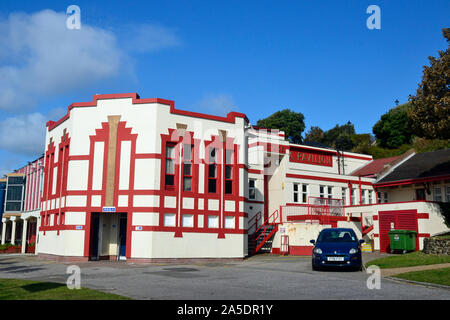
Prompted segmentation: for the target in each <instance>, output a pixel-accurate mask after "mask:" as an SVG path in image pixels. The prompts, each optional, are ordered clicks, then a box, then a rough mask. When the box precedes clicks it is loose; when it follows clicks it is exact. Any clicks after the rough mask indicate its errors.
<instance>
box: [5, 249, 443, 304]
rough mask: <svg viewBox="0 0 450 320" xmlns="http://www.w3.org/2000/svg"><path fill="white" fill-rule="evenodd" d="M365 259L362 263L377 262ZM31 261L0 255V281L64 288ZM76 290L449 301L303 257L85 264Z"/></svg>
mask: <svg viewBox="0 0 450 320" xmlns="http://www.w3.org/2000/svg"><path fill="white" fill-rule="evenodd" d="M378 256H379V255H377V254H365V255H364V258H363V259H364V260H365V261H368V260H370V259H373V258H377V257H378ZM69 265H71V264H63V263H57V262H52V261H46V260H40V259H38V258H37V257H36V256H34V255H5V254H3V255H0V278H18V279H30V280H39V281H53V282H59V283H66V281H67V278H68V277H69V274H66V271H67V267H68V266H69ZM77 265H78V266H79V267H80V269H81V286H82V287H87V288H91V289H97V290H101V291H105V292H111V293H115V294H120V295H124V296H128V297H131V298H134V299H164V300H174V299H176V300H186V299H189V300H196V299H207V300H250V299H251V300H254V299H256V300H259V299H261V300H266V299H267V300H269V299H273V300H280V299H282V300H297V299H300V300H303V299H320V300H323V299H352V300H354V299H356V300H358V299H367V300H397V299H420V300H423V299H446V300H448V299H450V290H446V289H441V288H428V287H425V286H420V285H411V284H406V283H399V282H396V281H392V280H389V279H385V278H381V281H380V289H368V286H367V280H368V277H369V276H371V274H368V273H367V272H366V271H362V272H358V271H356V272H345V271H312V270H311V260H310V258H309V257H294V256H288V257H283V256H277V255H257V256H254V257H251V258H249V259H246V260H243V261H239V262H236V261H233V262H219V261H218V262H210V263H197V264H192V263H191V264H179V263H178V264H157V265H155V264H153V265H148V264H147V265H144V264H126V263H124V262H111V261H99V262H94V261H92V262H85V263H78V264H77Z"/></svg>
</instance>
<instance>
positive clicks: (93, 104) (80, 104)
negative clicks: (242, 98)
mask: <svg viewBox="0 0 450 320" xmlns="http://www.w3.org/2000/svg"><path fill="white" fill-rule="evenodd" d="M124 98H131V99H132V104H142V103H160V104H166V105H168V106H170V113H172V114H178V115H184V116H189V117H195V118H203V119H207V120H214V121H221V122H229V123H235V122H236V118H243V119H244V120H245V121H246V122H249V120H248V118H247V116H246V115H245V114H243V113H239V112H229V113H228V114H227V116H226V117H220V116H213V115H208V114H203V113H198V112H191V111H185V110H178V109H175V102H174V101H172V100H166V99H160V98H151V99H141V98H140V97H139V95H138V94H137V93H119V94H98V95H94V96H93V100H92V101H91V102H75V103H72V104H71V105H70V106H69V107H68V110H67V114H66V115H65V116H64V117H62V118H61V119H60V120H58V121H56V122H55V121H48V122H47V127H48V130H49V131H51V130H53V129H54V128H55V127H57V126H58V125H60V124H61V123H63V122H64V121H66V120H67V119H69V117H70V110H72V109H73V108H75V107H96V106H97V102H98V100H106V99H124Z"/></svg>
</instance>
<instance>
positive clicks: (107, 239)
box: [89, 212, 127, 261]
mask: <svg viewBox="0 0 450 320" xmlns="http://www.w3.org/2000/svg"><path fill="white" fill-rule="evenodd" d="M126 240H127V214H126V213H100V212H93V213H91V238H90V245H89V252H90V254H89V258H90V260H94V261H96V260H125V259H126V246H127V241H126Z"/></svg>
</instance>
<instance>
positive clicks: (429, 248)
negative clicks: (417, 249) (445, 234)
mask: <svg viewBox="0 0 450 320" xmlns="http://www.w3.org/2000/svg"><path fill="white" fill-rule="evenodd" d="M423 252H424V253H430V254H448V255H450V239H437V238H425V239H423Z"/></svg>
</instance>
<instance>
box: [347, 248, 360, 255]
mask: <svg viewBox="0 0 450 320" xmlns="http://www.w3.org/2000/svg"><path fill="white" fill-rule="evenodd" d="M357 252H358V249H356V248H351V249H350V251H349V252H348V253H350V254H355V253H357Z"/></svg>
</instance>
